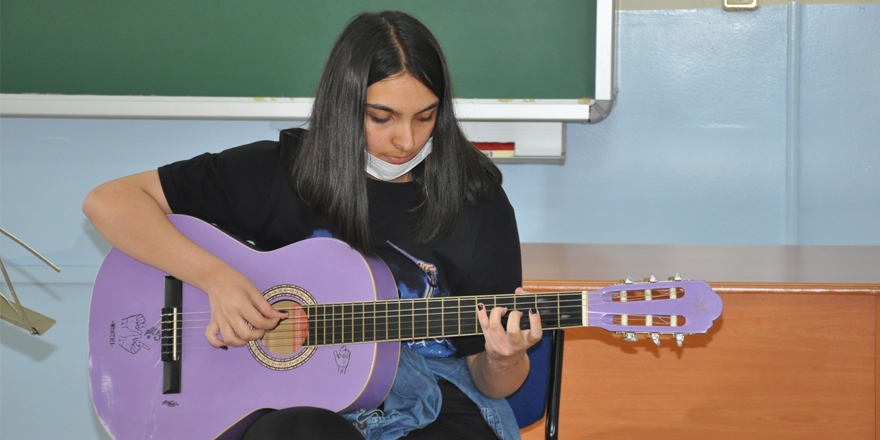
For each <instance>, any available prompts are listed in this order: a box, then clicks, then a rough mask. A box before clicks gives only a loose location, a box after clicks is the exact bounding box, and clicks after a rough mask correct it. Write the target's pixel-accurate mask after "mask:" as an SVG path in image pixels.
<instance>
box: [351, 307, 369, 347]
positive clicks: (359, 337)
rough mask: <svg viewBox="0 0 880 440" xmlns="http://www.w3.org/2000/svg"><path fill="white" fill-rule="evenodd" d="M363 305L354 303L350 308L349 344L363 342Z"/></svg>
mask: <svg viewBox="0 0 880 440" xmlns="http://www.w3.org/2000/svg"><path fill="white" fill-rule="evenodd" d="M364 307H366V304H365V303H362V302H360V303H354V304H352V307H351V312H352V313H351V336H352V337H351V342H364V319H365V318H364Z"/></svg>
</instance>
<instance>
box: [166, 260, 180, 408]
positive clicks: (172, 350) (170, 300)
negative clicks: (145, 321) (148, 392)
mask: <svg viewBox="0 0 880 440" xmlns="http://www.w3.org/2000/svg"><path fill="white" fill-rule="evenodd" d="M182 311H183V282H181V281H180V280H178V279H177V278H174V277H171V276H168V277H165V307H163V308H162V368H163V370H162V394H179V393H180V375H181V374H180V367H181V362H180V358H181V348H182V344H181V342H180V341H181V339H182V337H181V336H182V334H181V329H182V326H181V323H182V320H181V317H182V316H183V313H182Z"/></svg>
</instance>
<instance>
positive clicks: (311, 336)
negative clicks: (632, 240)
mask: <svg viewBox="0 0 880 440" xmlns="http://www.w3.org/2000/svg"><path fill="white" fill-rule="evenodd" d="M302 309H303V313H305V315H306V323H307V324H308V327H307V329H308V330H306V331H307V332H308V335H307V336H306V342H305V344H304V345H306V346H309V345H311V346H314V345H317V337H318V332H317V331H315V324H314V322H313V319H314V307H313V306H308V305H303V306H302ZM289 316H292V314H291V315H289Z"/></svg>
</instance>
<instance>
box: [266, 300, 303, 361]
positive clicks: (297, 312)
mask: <svg viewBox="0 0 880 440" xmlns="http://www.w3.org/2000/svg"><path fill="white" fill-rule="evenodd" d="M272 307H274V308H275V310H283V311H285V312H287V313H289V314H290V315H289V317H288V318H287V319H285V320H283V321H281V322H280V323H279V324H278V327H275V328H274V329H272V330H269V331H267V332H266V334H265V336H263V347H265V348H266V350H268V351H269V352H270V353H272V354H274V355H276V356H282V357H285V356H290V355H292V354H294V353H296V352H298V351H299V349H300V348H302V346H303V343H304V342H305V340H306V337H307V336H308V335H309V322H308V316H307V315H306V312H305V311H304V310H303V308H302V306H301V305H299V303H297V302H295V301H291V300H281V301H278V302H276V303H275V304H272Z"/></svg>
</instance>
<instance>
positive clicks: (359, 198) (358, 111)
mask: <svg viewBox="0 0 880 440" xmlns="http://www.w3.org/2000/svg"><path fill="white" fill-rule="evenodd" d="M402 73H408V74H410V75H412V76H413V77H414V78H416V79H417V80H419V81H420V82H421V83H422V84H424V85H425V86H426V87H428V88H429V89H430V90H431V91H432V92H433V93H434V94H435V95H436V96H437V97H438V98H439V100H440V105H439V107H438V111H437V122H436V125H435V126H434V132H433V138H434V140H433V150H432V152H431V154H430V155H428V157H427V158H426V159H425V160H424V162H423V163H422V164H420V165H419V166H417V167H416V168H415V169H414V170H413V181H414V182H415V183H416V185H417V186H418V187H419V188H420V190H421V191H422V196H423V199H424V202H423V203H421V204H420V205H419V207H418V208H417V209H418V211H419V213H420V221H419V224H418V227H417V229H416V231H415V234H416V240H417V241H418V242H421V243H427V242H430V241H433V240H436V239H438V238H440V237H443V236H444V235H446V234H447V233H449V232H450V230H451V229H452V227H453V225H454V223H455V220H456V218H457V216H458V214H459V213H460V211H461V209H462V208H463V206H464V204H465V203H469V204H473V205H476V204H478V203H480V202H481V201H483V200H485V199H487V198H488V197H490V196H491V195H492V193H493V192H494V191H495V190H496V189H497V188H498V186H500V184H501V171H499V170H498V167H496V166H495V164H493V163H492V161H491V160H489V159H488V158H487V157H486V156H484V155H483V154H482V153H480V152H479V151H478V150H477V149H476V148H475V147H474V146H473V145H472V144H471V143H470V142H468V140H467V139H465V137H464V134H463V133H462V131H461V128H460V127H459V125H458V121H456V119H455V115H454V113H453V110H454V109H453V104H452V83H451V81H450V78H449V69H448V68H447V65H446V58H445V57H444V56H443V52H442V50H441V49H440V45H439V44H438V43H437V40H436V39H435V38H434V36H433V35H432V34H431V32H430V31H429V30H428V29H427V28H426V27H425V26H424V25H423V24H422V23H421V22H419V21H418V20H416V19H415V18H413V17H412V16H410V15H407V14H405V13H403V12H396V11H385V12H378V13H363V14H360V15H358V16H356V17H355V18H354V19H352V20H351V22H349V24H348V26H346V27H345V29H344V30H343V31H342V33H341V34H340V35H339V38H338V39H337V40H336V43H335V44H334V46H333V49H332V51H331V52H330V58H329V59H328V60H327V65H326V66H325V67H324V73H323V74H322V75H321V80H320V82H319V84H318V89H317V92H316V94H315V102H314V105H313V107H312V115H311V118H310V120H309V123H310V129H309V131H308V134H307V135H306V137H305V139H304V140H303V143H302V146H301V147H300V150H299V153H298V155H297V158H296V162H295V165H294V168H293V171H292V173H293V175H292V178H293V183H294V186H295V189H296V190H297V192H298V194H299V196H300V197H301V198H302V199H303V200H305V201H306V202H307V203H309V205H310V206H311V207H312V208H313V209H314V210H315V211H316V212H318V213H319V214H321V215H324V216H325V217H327V218H328V220H329V221H330V224H331V227H332V228H333V233H334V234H335V235H336V236H337V237H338V238H340V239H342V240H343V241H345V242H346V243H348V244H349V245H351V246H352V247H353V248H355V249H357V250H359V251H361V252H365V253H372V251H373V243H372V241H371V238H370V224H369V209H368V203H367V189H366V186H367V174H366V172H365V171H364V167H365V161H366V156H365V155H366V154H367V153H366V152H365V151H364V149H365V146H366V144H365V135H364V114H365V111H366V98H367V87H369V86H370V85H372V84H374V83H376V82H379V81H381V80H383V79H385V78H388V77H391V76H395V75H398V74H402Z"/></svg>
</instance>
